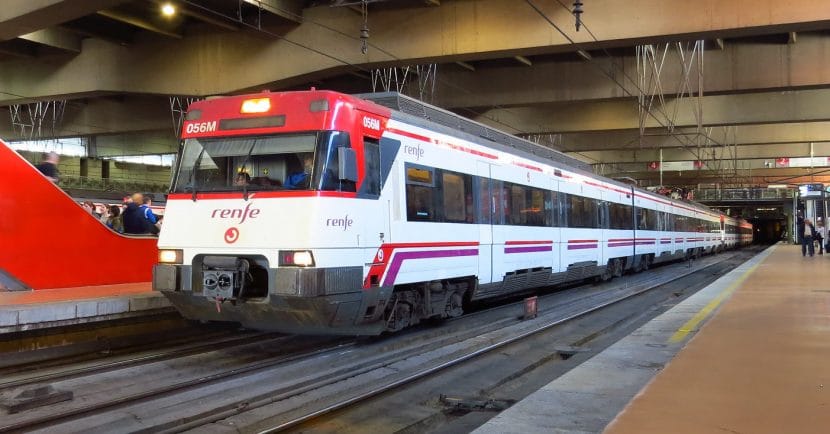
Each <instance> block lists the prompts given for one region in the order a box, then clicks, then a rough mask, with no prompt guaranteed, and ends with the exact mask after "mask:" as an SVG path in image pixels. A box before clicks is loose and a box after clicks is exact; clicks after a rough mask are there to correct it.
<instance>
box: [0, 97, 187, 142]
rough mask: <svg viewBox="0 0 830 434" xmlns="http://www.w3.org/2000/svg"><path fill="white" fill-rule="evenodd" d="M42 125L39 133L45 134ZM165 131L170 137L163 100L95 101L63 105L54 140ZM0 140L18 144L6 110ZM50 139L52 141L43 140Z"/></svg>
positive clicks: (1, 116)
mask: <svg viewBox="0 0 830 434" xmlns="http://www.w3.org/2000/svg"><path fill="white" fill-rule="evenodd" d="M47 123H48V121H44V123H43V130H44V131H46V130H48V126H47ZM165 130H166V131H169V132H170V135H171V136H174V134H173V123H172V119H171V114H170V103H169V102H168V99H167V98H163V97H148V96H138V95H136V96H128V97H106V96H104V97H101V96H99V97H96V98H92V99H89V100H83V99H82V100H72V101H69V102H68V103H67V106H66V109H65V112H64V117H63V122H62V123H61V124H60V126H59V128H58V129H57V131H56V132H55V135H54V137H77V136H92V135H95V136H99V135H110V134H120V133H133V132H139V131H165ZM0 137H2V138H3V139H4V140H19V139H22V138H23V137H20V135H19V133H18V132H17V131H14V130H13V128H12V125H11V121H10V116H9V114H8V112H7V111H6V110H0ZM43 138H52V137H43Z"/></svg>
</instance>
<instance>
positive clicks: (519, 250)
mask: <svg viewBox="0 0 830 434" xmlns="http://www.w3.org/2000/svg"><path fill="white" fill-rule="evenodd" d="M552 251H553V246H533V247H505V248H504V253H529V252H552Z"/></svg>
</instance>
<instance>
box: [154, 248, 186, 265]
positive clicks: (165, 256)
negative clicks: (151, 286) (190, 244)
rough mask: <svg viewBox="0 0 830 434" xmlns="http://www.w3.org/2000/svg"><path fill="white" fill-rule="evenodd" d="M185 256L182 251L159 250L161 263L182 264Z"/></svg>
mask: <svg viewBox="0 0 830 434" xmlns="http://www.w3.org/2000/svg"><path fill="white" fill-rule="evenodd" d="M183 256H184V254H183V253H182V251H181V249H162V250H159V263H160V264H181V263H182V259H183Z"/></svg>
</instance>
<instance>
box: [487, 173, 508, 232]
mask: <svg viewBox="0 0 830 434" xmlns="http://www.w3.org/2000/svg"><path fill="white" fill-rule="evenodd" d="M490 186H491V188H492V189H491V190H490V191H491V192H492V194H493V202H494V204H495V206H494V207H493V224H494V225H505V224H510V222H509V221H508V215H510V205H509V202H508V199H509V196H508V195H507V194H506V192H505V190H506V188H505V186H504V181H500V180H498V179H493V180H491V181H490Z"/></svg>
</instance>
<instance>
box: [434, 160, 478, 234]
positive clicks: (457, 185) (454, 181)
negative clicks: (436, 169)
mask: <svg viewBox="0 0 830 434" xmlns="http://www.w3.org/2000/svg"><path fill="white" fill-rule="evenodd" d="M471 184H472V182H471V179H470V176H469V175H462V174H460V173H453V172H442V173H441V190H442V193H443V201H444V203H443V205H444V206H443V209H444V221H447V222H453V223H472V222H473V191H472V185H471Z"/></svg>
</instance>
